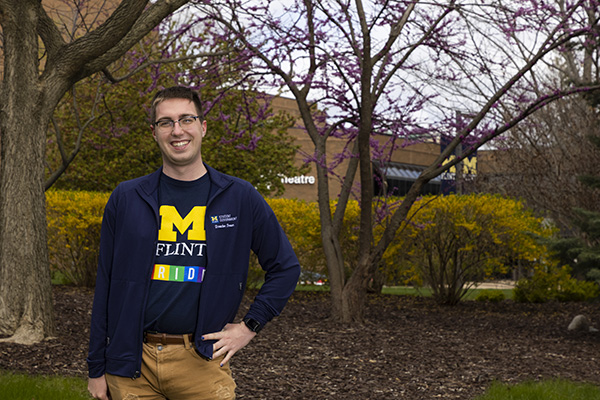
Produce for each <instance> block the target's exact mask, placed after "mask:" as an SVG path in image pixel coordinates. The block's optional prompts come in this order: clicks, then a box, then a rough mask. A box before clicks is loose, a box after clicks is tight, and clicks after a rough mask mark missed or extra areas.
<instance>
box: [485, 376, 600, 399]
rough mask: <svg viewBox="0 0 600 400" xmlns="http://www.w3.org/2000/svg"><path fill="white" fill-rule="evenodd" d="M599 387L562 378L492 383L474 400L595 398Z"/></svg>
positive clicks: (599, 389) (598, 393)
mask: <svg viewBox="0 0 600 400" xmlns="http://www.w3.org/2000/svg"><path fill="white" fill-rule="evenodd" d="M597 399H600V388H599V387H598V386H595V385H590V384H583V383H575V382H569V381H564V380H551V381H543V382H526V383H522V384H519V385H514V386H511V385H504V384H500V383H494V384H492V386H491V387H490V388H489V389H488V391H487V392H486V393H485V394H484V395H483V396H480V397H477V398H476V399H474V400H597Z"/></svg>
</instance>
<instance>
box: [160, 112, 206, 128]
mask: <svg viewBox="0 0 600 400" xmlns="http://www.w3.org/2000/svg"><path fill="white" fill-rule="evenodd" d="M190 118H191V119H193V120H194V121H196V120H197V119H198V118H200V116H199V115H186V116H185V117H181V118H179V119H178V120H172V119H168V118H167V119H161V120H158V121H155V122H154V123H152V125H153V126H154V127H155V128H158V129H174V128H175V124H176V123H177V124H179V126H180V127H181V121H182V120H184V119H190ZM162 123H166V124H167V125H164V126H161V125H159V124H162ZM192 123H193V122H190V123H189V124H184V125H191V124H192Z"/></svg>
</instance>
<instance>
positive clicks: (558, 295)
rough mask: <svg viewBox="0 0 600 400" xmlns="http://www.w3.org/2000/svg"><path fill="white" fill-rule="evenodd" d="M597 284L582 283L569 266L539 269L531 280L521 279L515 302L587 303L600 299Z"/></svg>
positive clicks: (518, 283) (517, 286)
mask: <svg viewBox="0 0 600 400" xmlns="http://www.w3.org/2000/svg"><path fill="white" fill-rule="evenodd" d="M599 294H600V291H599V289H598V284H597V283H596V282H589V281H582V280H578V279H575V278H573V277H572V276H571V270H570V267H568V266H563V267H562V268H555V267H550V268H547V269H543V268H538V269H536V270H535V271H534V273H533V276H532V277H530V278H525V279H521V280H519V281H518V282H517V284H516V286H515V289H514V300H515V301H518V302H521V303H545V302H547V301H552V300H554V301H585V300H590V299H593V298H596V297H598V295H599Z"/></svg>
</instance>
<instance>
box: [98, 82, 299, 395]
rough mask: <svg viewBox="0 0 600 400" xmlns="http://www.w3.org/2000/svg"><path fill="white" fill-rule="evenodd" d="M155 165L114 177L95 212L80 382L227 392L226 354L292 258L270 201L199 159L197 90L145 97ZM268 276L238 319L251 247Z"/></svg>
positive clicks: (274, 301)
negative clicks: (93, 276) (92, 279)
mask: <svg viewBox="0 0 600 400" xmlns="http://www.w3.org/2000/svg"><path fill="white" fill-rule="evenodd" d="M151 121H152V124H151V130H152V136H153V137H154V140H155V141H156V142H157V144H158V147H159V149H160V151H161V154H162V162H163V163H162V167H161V168H160V169H159V170H158V171H156V172H154V173H152V174H150V175H147V176H144V177H141V178H137V179H134V180H132V181H127V182H123V183H121V184H120V185H119V186H118V187H117V188H116V189H115V191H114V192H113V193H112V195H111V197H110V199H109V201H108V203H107V205H106V208H105V211H104V218H103V221H102V232H101V243H100V258H99V263H98V274H97V281H96V292H95V296H94V305H93V310H92V322H91V330H90V351H89V355H88V359H87V361H88V367H89V383H88V390H89V391H90V393H91V394H92V396H93V397H94V398H97V399H109V398H111V399H113V400H116V399H136V398H144V399H169V400H177V399H194V400H196V399H219V398H224V399H225V398H227V399H232V398H234V397H235V382H234V380H233V378H232V376H231V370H230V369H229V360H230V359H231V357H232V356H233V355H234V354H235V353H236V352H237V351H239V350H240V349H241V348H243V347H244V346H246V345H247V344H248V343H249V342H250V340H252V338H253V337H254V336H255V335H256V334H257V333H258V332H259V331H260V329H262V327H263V326H264V325H265V324H266V323H267V322H269V321H270V320H271V319H272V318H273V317H275V316H276V315H278V314H279V313H280V312H281V310H282V309H283V307H284V306H285V303H286V302H287V299H288V298H289V296H290V295H291V294H292V293H293V291H294V288H295V286H296V282H297V279H298V275H299V272H300V267H299V264H298V260H297V258H296V256H295V254H294V252H293V250H292V248H291V246H290V243H289V241H288V240H287V238H286V236H285V234H284V233H283V230H282V229H281V227H280V225H279V223H278V222H277V219H276V218H275V215H274V214H273V211H272V210H271V209H270V208H269V206H268V205H267V203H266V202H265V201H264V199H263V198H262V197H261V196H260V195H259V194H258V192H256V190H255V189H254V188H253V187H252V185H251V184H249V183H248V182H246V181H243V180H241V179H238V178H235V177H231V176H229V175H225V174H222V173H220V172H218V171H215V170H214V169H212V168H210V167H209V166H207V165H206V164H204V163H203V161H202V138H203V137H204V136H205V135H206V132H207V124H206V121H205V120H204V118H203V117H202V104H201V102H200V99H199V97H198V95H197V94H196V93H195V92H194V91H192V90H190V89H188V88H185V87H181V86H177V87H172V88H168V89H165V90H162V91H160V92H158V93H157V94H156V96H155V98H154V100H153V102H152V108H151ZM251 250H252V251H253V252H254V253H256V254H257V256H258V259H259V262H260V264H261V266H262V268H263V269H264V270H265V283H264V285H263V286H262V288H261V289H260V291H259V293H258V294H257V296H256V298H255V299H254V302H253V303H252V305H251V306H250V308H249V310H248V312H247V313H246V315H245V316H244V318H243V319H242V321H240V322H237V323H236V322H234V318H235V316H236V314H237V311H238V308H239V305H240V302H241V300H242V295H243V293H244V290H245V286H246V278H247V274H248V265H249V255H250V251H251Z"/></svg>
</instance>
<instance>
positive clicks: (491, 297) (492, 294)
mask: <svg viewBox="0 0 600 400" xmlns="http://www.w3.org/2000/svg"><path fill="white" fill-rule="evenodd" d="M505 298H506V296H504V293H503V292H501V291H500V290H491V289H485V290H482V291H480V292H479V293H478V294H477V297H475V300H476V301H481V302H485V301H487V302H490V303H499V302H501V301H503V300H504V299H505Z"/></svg>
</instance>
